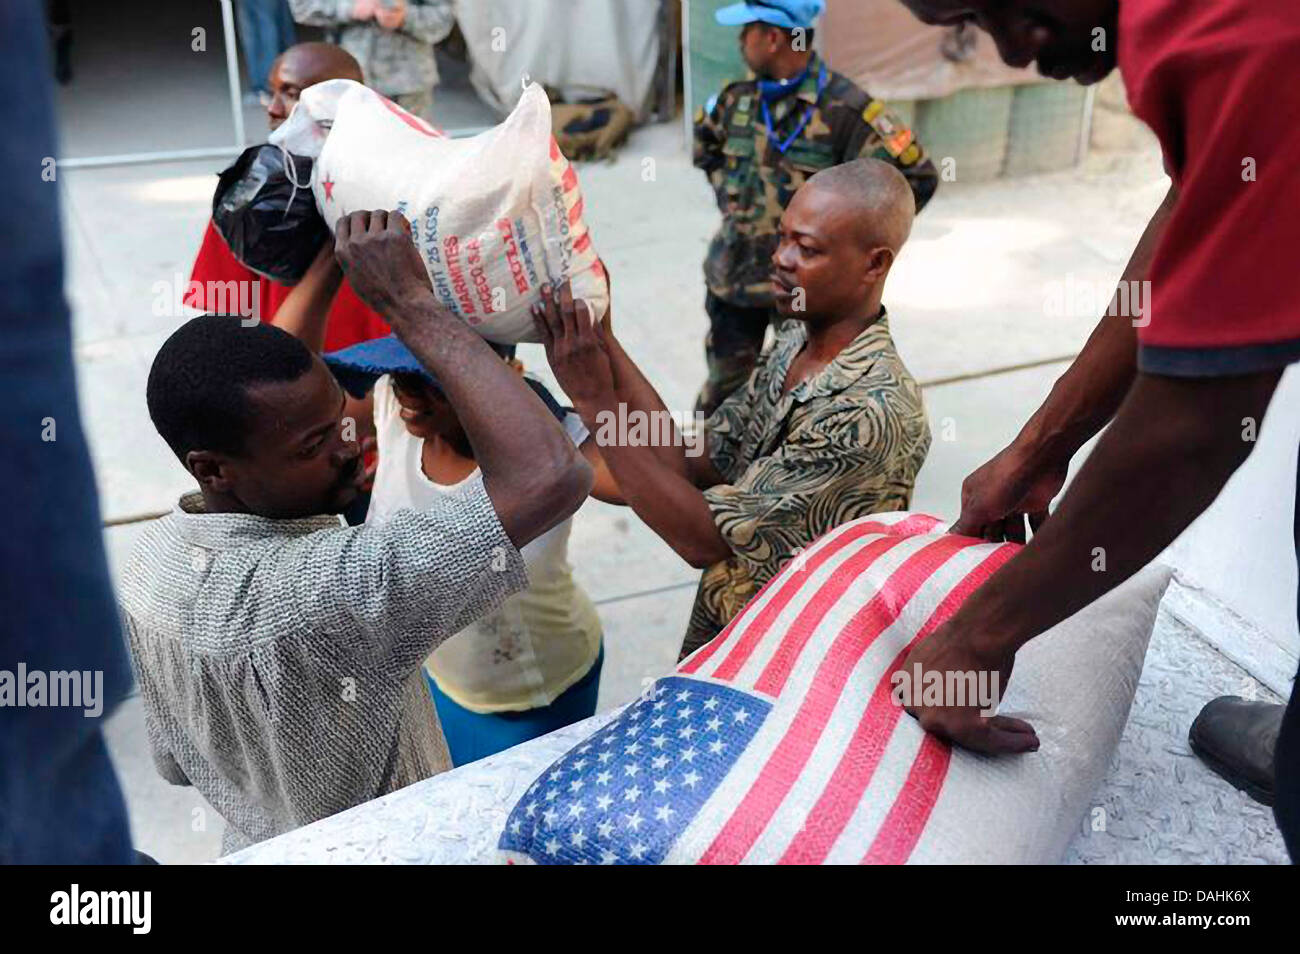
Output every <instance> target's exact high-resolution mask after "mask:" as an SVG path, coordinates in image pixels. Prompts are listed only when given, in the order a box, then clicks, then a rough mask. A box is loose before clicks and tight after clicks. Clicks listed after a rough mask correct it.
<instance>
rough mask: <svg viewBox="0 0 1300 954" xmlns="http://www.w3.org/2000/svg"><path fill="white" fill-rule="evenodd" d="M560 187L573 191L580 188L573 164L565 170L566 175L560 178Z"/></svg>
mask: <svg viewBox="0 0 1300 954" xmlns="http://www.w3.org/2000/svg"><path fill="white" fill-rule="evenodd" d="M560 188H561V189H563V190H564V191H565V192H572V191H573V190H574V189H576V188H578V174H577V173H576V172H574V171H573V166H569V168H567V169H565V170H564V175H563V176H562V177H561V178H560Z"/></svg>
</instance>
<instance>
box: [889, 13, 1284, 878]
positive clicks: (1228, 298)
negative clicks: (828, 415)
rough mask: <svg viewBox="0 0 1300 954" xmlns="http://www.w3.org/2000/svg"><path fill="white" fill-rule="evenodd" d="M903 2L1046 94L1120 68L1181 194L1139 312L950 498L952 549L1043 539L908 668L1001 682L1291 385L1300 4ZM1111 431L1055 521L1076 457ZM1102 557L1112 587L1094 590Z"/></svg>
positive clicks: (1198, 490)
mask: <svg viewBox="0 0 1300 954" xmlns="http://www.w3.org/2000/svg"><path fill="white" fill-rule="evenodd" d="M903 2H904V4H905V5H906V6H908V7H909V8H910V9H911V10H912V12H913V13H915V14H916V15H917V16H918V17H919V18H920V19H921V20H923V21H924V22H926V23H932V24H956V23H962V22H973V23H975V24H977V25H979V26H980V27H982V28H983V29H985V30H987V31H988V32H989V33H990V34H991V35H992V36H993V39H994V41H995V42H996V43H997V46H998V51H999V52H1000V54H1001V55H1002V58H1003V59H1004V60H1005V61H1006V62H1007V63H1008V64H1009V65H1012V66H1027V65H1029V64H1030V63H1031V62H1036V63H1037V64H1038V68H1039V70H1040V71H1041V72H1042V73H1043V74H1044V75H1046V76H1051V77H1053V78H1055V79H1068V78H1071V77H1073V78H1075V79H1077V80H1079V81H1080V82H1083V83H1090V82H1096V81H1098V80H1100V79H1101V78H1102V77H1104V76H1105V75H1107V74H1108V73H1109V72H1110V71H1111V69H1113V68H1114V67H1115V66H1116V65H1118V66H1119V67H1120V69H1121V72H1122V73H1123V76H1124V81H1125V83H1126V85H1127V88H1128V93H1129V101H1130V103H1131V104H1132V107H1133V111H1134V112H1135V113H1136V114H1137V115H1138V116H1139V117H1140V118H1141V119H1142V120H1144V121H1145V122H1146V123H1147V124H1148V125H1149V126H1150V127H1151V128H1152V129H1153V130H1154V131H1155V133H1156V135H1157V136H1158V137H1159V139H1160V142H1161V145H1162V147H1163V150H1164V155H1165V163H1166V167H1167V168H1168V170H1169V173H1170V176H1171V178H1172V179H1173V184H1174V189H1173V190H1172V192H1171V195H1170V197H1169V198H1168V199H1167V200H1166V203H1165V204H1164V205H1163V206H1162V207H1161V210H1160V212H1159V213H1158V214H1157V217H1156V220H1155V221H1154V222H1153V225H1152V227H1151V228H1149V229H1148V233H1147V235H1146V236H1144V240H1143V244H1142V246H1140V247H1139V250H1138V252H1137V253H1135V256H1134V258H1135V262H1131V263H1130V270H1134V269H1135V267H1136V268H1137V269H1139V270H1141V269H1142V268H1143V266H1144V264H1145V263H1144V262H1143V261H1141V259H1142V258H1143V257H1144V256H1146V255H1148V254H1149V255H1150V261H1149V265H1146V266H1145V272H1146V275H1145V277H1146V278H1148V279H1149V280H1150V282H1151V286H1150V288H1151V300H1150V303H1149V307H1148V309H1147V313H1146V314H1145V315H1143V316H1141V317H1140V318H1138V319H1137V320H1134V318H1131V317H1125V316H1122V315H1118V316H1113V317H1108V318H1106V319H1103V321H1102V322H1101V324H1100V325H1099V326H1098V328H1097V330H1096V331H1095V332H1094V333H1093V335H1092V337H1091V338H1090V339H1089V340H1088V343H1087V345H1086V346H1085V347H1084V349H1083V351H1082V352H1081V353H1080V355H1079V357H1078V358H1077V359H1076V360H1075V362H1074V364H1073V365H1072V366H1071V368H1070V369H1069V370H1068V371H1067V372H1066V373H1065V375H1063V376H1062V377H1061V379H1060V380H1059V381H1057V383H1056V385H1055V387H1054V388H1053V389H1052V393H1051V395H1050V396H1049V397H1048V399H1047V401H1046V402H1045V403H1044V404H1043V406H1042V407H1041V408H1040V409H1039V410H1038V411H1037V412H1036V413H1035V414H1034V416H1033V417H1032V418H1031V419H1030V420H1029V422H1028V423H1027V424H1026V425H1025V427H1024V428H1023V429H1022V430H1021V432H1020V434H1019V435H1018V436H1017V437H1016V439H1015V440H1014V441H1013V442H1012V443H1011V444H1010V445H1009V446H1008V447H1007V448H1006V449H1004V450H1003V451H1002V452H1001V453H999V454H998V455H997V456H996V457H994V458H993V459H992V460H990V461H989V462H988V463H986V464H985V465H984V466H983V467H981V468H980V469H979V470H977V471H975V472H974V473H973V474H971V475H970V476H969V477H968V478H967V479H966V481H965V483H964V484H963V486H962V514H961V518H960V519H959V520H958V522H957V524H955V525H954V528H953V529H954V530H955V531H957V532H961V533H970V534H977V535H984V536H988V537H993V538H1003V537H1005V538H1011V539H1019V540H1023V539H1024V537H1025V520H1026V519H1027V520H1028V523H1029V525H1030V527H1031V528H1033V529H1034V531H1035V533H1034V537H1033V540H1032V541H1031V542H1030V543H1029V545H1028V546H1026V547H1025V548H1024V549H1023V550H1022V551H1021V552H1020V553H1019V554H1018V555H1017V556H1016V557H1015V558H1014V559H1012V560H1011V561H1009V562H1008V563H1007V564H1006V566H1005V567H1003V569H1002V570H1001V571H999V572H998V573H997V574H995V575H994V576H993V577H991V578H990V579H989V581H988V582H987V583H986V584H985V585H984V586H983V587H982V588H981V589H980V590H978V591H977V592H976V594H975V595H974V596H972V597H971V599H970V600H968V601H967V602H966V604H965V605H964V606H963V607H962V608H961V610H960V611H958V612H957V613H956V614H955V615H954V616H953V617H952V619H951V620H950V621H949V622H948V623H947V624H946V625H945V626H943V627H941V628H940V629H938V630H937V631H936V632H935V634H934V635H933V636H932V637H931V638H930V639H928V640H926V641H925V642H924V643H922V644H921V645H920V646H918V647H917V648H916V649H915V650H914V651H913V653H912V655H911V657H910V658H909V659H908V660H907V661H906V663H905V666H908V667H910V666H912V665H913V664H918V663H919V664H920V665H921V666H922V667H923V668H926V669H935V670H939V671H975V672H979V671H988V670H994V671H998V672H1000V673H1001V676H1002V678H1003V680H1004V681H1005V679H1006V678H1008V677H1009V676H1010V674H1011V666H1012V662H1013V660H1014V657H1015V652H1016V650H1017V649H1018V648H1019V647H1020V646H1022V645H1023V644H1024V643H1026V642H1028V641H1029V640H1030V639H1032V638H1033V637H1035V636H1036V635H1038V634H1039V633H1042V632H1043V631H1044V630H1046V629H1048V628H1049V627H1051V626H1052V625H1054V624H1055V623H1057V622H1059V621H1061V620H1062V619H1064V618H1065V617H1067V616H1069V615H1071V614H1072V613H1074V612H1076V611H1077V610H1079V609H1081V608H1082V607H1083V606H1085V605H1087V604H1088V603H1090V602H1092V601H1093V600H1095V599H1097V598H1098V597H1099V596H1101V595H1102V594H1103V593H1105V592H1107V591H1108V590H1110V589H1113V588H1114V587H1115V586H1117V585H1118V584H1119V583H1121V582H1122V581H1123V580H1125V579H1127V578H1128V577H1129V576H1130V575H1132V574H1133V573H1134V572H1135V571H1137V570H1138V569H1139V568H1141V567H1142V566H1143V565H1144V564H1146V563H1147V562H1148V561H1150V560H1151V559H1153V558H1154V557H1155V556H1156V555H1158V554H1159V553H1160V552H1161V551H1162V550H1163V549H1164V548H1165V547H1166V546H1167V545H1168V544H1169V543H1171V542H1172V541H1173V540H1174V538H1175V537H1177V536H1178V535H1179V534H1180V533H1181V532H1182V531H1183V529H1184V528H1186V527H1187V525H1188V524H1190V523H1191V522H1192V520H1193V519H1195V518H1196V517H1197V516H1198V515H1199V514H1200V513H1201V512H1202V511H1203V510H1204V509H1205V508H1206V507H1207V506H1209V504H1210V503H1211V502H1213V500H1214V499H1215V497H1216V496H1217V495H1218V494H1219V491H1220V490H1221V489H1222V488H1223V485H1224V484H1225V483H1226V482H1227V480H1228V478H1229V477H1230V476H1231V475H1232V473H1233V472H1234V471H1235V470H1236V469H1237V467H1238V466H1240V464H1241V463H1242V462H1243V461H1244V460H1245V459H1246V457H1247V456H1248V455H1249V453H1250V451H1251V449H1252V448H1253V446H1254V444H1253V434H1254V427H1253V426H1248V424H1250V425H1255V424H1257V423H1258V422H1259V421H1260V419H1261V418H1262V417H1263V416H1264V412H1265V411H1266V410H1267V408H1268V406H1269V402H1270V401H1271V399H1272V396H1273V391H1274V388H1275V387H1276V385H1277V382H1278V378H1279V377H1280V376H1281V373H1282V371H1283V369H1284V368H1285V367H1286V365H1288V364H1290V363H1291V362H1294V361H1297V360H1300V268H1297V267H1296V265H1295V255H1296V252H1297V250H1298V249H1300V189H1297V188H1296V187H1295V184H1294V182H1293V180H1292V176H1293V173H1294V169H1295V168H1296V164H1297V162H1300V82H1297V77H1296V70H1297V64H1298V63H1300V5H1297V4H1296V2H1295V0H1214V2H1191V0H903ZM1138 277H1141V276H1138ZM1108 422H1109V424H1110V426H1109V428H1108V429H1107V431H1106V433H1105V434H1104V435H1102V437H1101V439H1100V441H1099V442H1098V443H1097V446H1096V449H1095V450H1094V451H1093V452H1092V454H1091V455H1090V456H1089V458H1088V460H1087V461H1086V462H1085V463H1084V465H1083V466H1082V467H1081V468H1080V470H1079V473H1078V475H1077V477H1076V478H1075V480H1074V482H1073V483H1072V484H1071V486H1070V488H1069V490H1068V491H1067V492H1066V493H1065V495H1064V496H1063V497H1062V498H1061V501H1060V503H1059V504H1058V505H1057V507H1056V509H1055V511H1053V513H1052V515H1051V519H1050V520H1048V519H1047V505H1048V503H1049V502H1050V501H1051V500H1052V498H1053V497H1055V496H1056V494H1057V493H1058V492H1059V491H1060V489H1061V487H1062V485H1063V482H1064V477H1065V473H1066V468H1067V465H1068V463H1069V460H1070V458H1071V457H1072V456H1073V454H1074V452H1075V451H1076V450H1078V449H1079V447H1081V446H1082V445H1083V443H1084V442H1085V441H1087V440H1088V439H1089V438H1090V437H1091V436H1092V435H1094V434H1095V433H1096V432H1097V431H1099V430H1100V429H1101V428H1102V427H1103V426H1104V425H1106V424H1107V423H1108ZM1297 529H1298V530H1300V523H1298V526H1297ZM1297 544H1298V545H1300V533H1298V534H1297ZM1098 547H1100V548H1102V549H1103V550H1104V552H1105V554H1106V566H1107V571H1106V572H1093V570H1092V565H1093V558H1094V554H1095V552H1096V548H1098ZM1219 701H1222V700H1219ZM1212 705H1214V704H1212ZM912 714H913V715H915V716H916V717H917V719H918V720H919V721H920V723H921V725H922V726H924V727H925V728H926V729H927V730H929V731H931V732H934V733H935V734H937V735H939V736H941V737H943V738H946V739H948V740H950V741H952V742H955V743H957V744H960V745H963V746H966V747H968V748H972V749H976V750H979V751H984V752H994V753H997V752H1025V751H1031V750H1033V749H1035V748H1037V746H1038V739H1037V737H1036V736H1035V734H1034V730H1033V728H1032V727H1031V726H1030V725H1029V724H1028V723H1026V722H1023V721H1021V720H1018V719H1011V718H1007V717H1002V716H994V717H993V718H982V717H981V716H980V715H979V712H978V711H977V709H975V708H957V707H941V706H917V707H914V708H913V710H912ZM1204 715H1205V714H1204V713H1203V716H1202V717H1204ZM1268 718H1275V719H1276V710H1274V713H1273V715H1272V716H1270V715H1269V713H1268V712H1267V707H1260V708H1259V709H1257V710H1254V711H1253V712H1250V713H1245V714H1244V715H1243V717H1242V718H1240V719H1238V720H1237V721H1236V726H1237V728H1238V731H1239V732H1240V734H1241V736H1242V737H1243V743H1247V742H1249V741H1250V740H1249V738H1248V737H1249V736H1252V735H1254V734H1256V732H1257V730H1258V728H1259V725H1258V724H1259V723H1260V722H1261V721H1264V720H1266V719H1268ZM1198 721H1200V720H1198ZM1227 721H1229V722H1231V721H1232V720H1231V719H1229V720H1227ZM1276 721H1278V722H1280V724H1281V728H1280V735H1279V737H1278V739H1277V742H1276V752H1275V757H1274V772H1275V776H1276V781H1275V787H1276V794H1275V799H1276V801H1275V805H1274V814H1275V817H1276V818H1277V822H1278V827H1279V828H1281V830H1282V834H1283V837H1284V838H1285V839H1286V843H1287V848H1288V850H1289V851H1290V853H1291V857H1292V858H1293V859H1297V858H1300V705H1298V704H1297V700H1296V697H1295V694H1294V693H1293V695H1292V699H1291V702H1290V704H1289V706H1288V707H1287V709H1286V712H1285V716H1284V717H1282V718H1281V719H1277V720H1276ZM1194 736H1195V730H1194ZM1244 747H1245V745H1243V748H1244Z"/></svg>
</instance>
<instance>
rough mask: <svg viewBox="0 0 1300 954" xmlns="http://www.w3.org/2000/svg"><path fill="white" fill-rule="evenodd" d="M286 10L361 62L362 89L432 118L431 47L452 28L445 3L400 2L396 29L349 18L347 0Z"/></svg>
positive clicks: (303, 2)
mask: <svg viewBox="0 0 1300 954" xmlns="http://www.w3.org/2000/svg"><path fill="white" fill-rule="evenodd" d="M289 6H290V7H291V8H292V9H293V18H294V19H295V20H297V21H298V22H299V23H306V24H310V25H311V26H320V27H326V28H328V30H329V32H330V34H331V39H333V40H334V42H336V43H338V45H339V46H341V47H343V49H345V50H347V51H348V52H349V53H351V54H352V55H353V56H354V57H356V59H357V62H358V63H360V64H361V69H362V70H363V71H364V72H365V75H366V85H367V86H369V87H371V88H372V89H375V90H377V91H378V92H380V93H383V94H384V95H385V96H387V97H388V98H389V99H392V100H394V101H395V102H397V104H398V105H400V106H401V107H402V108H403V109H405V110H407V111H408V112H411V113H414V114H415V115H417V116H420V117H421V118H422V119H427V120H432V118H433V117H432V115H431V113H432V111H433V88H434V87H435V86H437V85H438V62H437V60H436V59H435V58H434V54H433V45H434V44H435V43H437V42H439V41H440V40H442V39H444V38H445V37H446V36H447V34H449V33H450V32H451V30H452V27H454V26H455V25H456V11H455V9H454V8H453V5H452V2H451V0H406V19H405V20H403V21H402V25H401V27H400V28H399V29H397V30H385V29H384V28H383V27H381V26H380V25H379V24H378V23H376V22H375V21H373V20H366V21H364V22H361V21H357V20H353V19H352V6H353V0H289Z"/></svg>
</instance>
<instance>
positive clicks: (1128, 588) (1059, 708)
mask: <svg viewBox="0 0 1300 954" xmlns="http://www.w3.org/2000/svg"><path fill="white" fill-rule="evenodd" d="M936 525H937V521H936V520H935V519H934V518H933V517H926V516H923V515H919V514H916V515H909V514H906V513H893V514H882V515H878V516H874V517H867V518H864V519H861V520H857V521H854V522H852V523H848V524H845V525H843V526H841V527H837V528H836V529H835V530H833V531H831V532H830V533H829V534H827V535H826V536H824V537H822V538H821V539H820V540H818V541H817V542H816V543H815V544H813V546H812V547H811V548H810V549H809V550H807V551H806V552H805V553H804V554H802V555H801V557H800V559H798V560H796V561H794V562H793V563H791V564H790V565H789V566H787V567H786V568H785V569H784V570H782V571H781V572H780V573H779V574H777V576H776V577H775V578H774V579H773V580H772V581H771V582H769V583H768V584H767V586H765V587H764V588H763V590H762V591H761V592H760V593H759V594H758V595H757V596H756V597H755V598H754V599H753V600H752V601H751V602H750V603H749V605H748V606H746V607H745V609H744V610H743V611H742V612H741V614H740V615H739V616H738V617H737V618H736V619H735V621H734V622H733V623H732V624H731V625H730V626H728V627H727V629H726V630H724V631H723V632H722V633H721V634H720V635H719V636H718V637H717V638H716V639H714V640H713V641H712V642H710V643H708V644H707V645H705V646H704V647H702V648H701V649H700V650H699V651H698V652H696V653H694V654H692V655H691V656H690V657H689V658H687V659H686V660H685V661H684V662H682V663H681V665H679V666H678V667H677V672H676V673H675V674H674V675H672V676H668V677H665V678H663V679H660V680H658V681H657V682H656V683H655V684H654V685H653V686H652V687H651V688H650V689H649V690H648V691H647V692H646V693H644V694H643V695H642V697H641V698H639V699H638V700H637V701H636V702H633V703H632V704H630V705H629V706H627V708H626V709H624V710H623V712H622V713H621V714H620V715H619V716H618V717H617V718H615V719H614V720H613V721H611V722H609V723H608V724H606V725H605V726H604V727H603V728H601V729H600V730H599V731H597V732H596V733H595V734H594V735H592V736H590V737H589V738H588V739H587V740H586V741H584V742H583V743H581V744H580V745H578V746H577V747H576V748H574V749H572V750H571V751H570V752H569V753H568V754H567V755H565V756H564V757H563V758H561V759H560V760H559V761H557V762H555V763H554V764H553V765H551V766H550V767H549V768H548V769H547V770H546V771H545V772H544V773H543V774H542V775H541V776H540V777H539V778H538V779H537V781H536V782H534V783H533V785H532V786H531V787H530V788H529V789H528V790H527V791H526V792H525V794H524V796H523V798H522V799H520V801H519V803H518V804H517V805H516V806H515V807H514V809H513V810H512V811H511V813H510V816H509V818H508V819H507V821H506V829H505V832H504V833H503V834H502V836H501V839H500V842H499V846H500V850H501V852H502V854H503V856H504V857H505V859H506V860H508V861H534V862H539V863H543V864H566V863H580V862H588V863H643V864H647V863H680V864H701V863H707V864H733V863H740V862H746V863H774V862H779V863H793V864H815V863H843V864H858V863H901V862H910V863H927V862H939V863H967V862H980V863H993V864H1006V863H1045V862H1056V861H1059V860H1060V859H1061V856H1062V855H1063V853H1064V851H1065V848H1066V846H1067V844H1068V843H1069V841H1070V838H1071V836H1072V835H1073V834H1074V833H1075V832H1076V831H1077V830H1078V827H1079V825H1080V824H1081V822H1082V820H1083V818H1084V815H1085V812H1086V811H1087V809H1088V807H1089V804H1090V801H1089V799H1090V798H1092V796H1093V793H1094V792H1095V791H1096V789H1097V786H1098V785H1099V784H1100V782H1101V780H1102V778H1103V775H1104V773H1105V771H1106V768H1107V765H1108V763H1109V762H1110V759H1111V757H1112V755H1113V753H1114V751H1115V747H1116V745H1117V744H1118V742H1119V738H1120V734H1121V732H1122V730H1123V728H1124V723H1125V721H1126V720H1127V718H1128V711H1129V706H1130V704H1131V703H1132V701H1133V694H1134V691H1135V690H1136V688H1137V681H1138V676H1139V674H1140V673H1141V671H1142V659H1143V656H1144V655H1145V653H1146V647H1147V641H1148V640H1149V639H1150V636H1151V630H1152V628H1153V627H1154V625H1155V619H1156V611H1157V608H1158V607H1159V604H1160V598H1161V595H1162V594H1163V593H1164V589H1165V586H1166V585H1167V584H1168V582H1169V571H1168V569H1166V568H1165V567H1161V566H1152V567H1148V568H1147V569H1145V570H1143V571H1142V572H1141V573H1139V574H1138V575H1137V576H1136V577H1134V578H1133V579H1131V580H1129V581H1128V582H1127V583H1125V584H1123V585H1122V586H1120V587H1119V588H1118V589H1116V590H1115V591H1114V592H1112V593H1110V594H1109V595H1107V596H1105V597H1103V598H1102V599H1100V600H1098V601H1097V602H1095V603H1093V604H1092V605H1091V606H1088V607H1086V608H1085V609H1083V610H1081V611H1080V612H1078V613H1076V614H1075V615H1074V616H1072V617H1071V618H1070V619H1068V620H1066V621H1064V622H1062V623H1060V624H1059V625H1058V626H1056V627H1054V628H1053V629H1052V630H1051V631H1049V632H1047V633H1045V634H1043V635H1042V636H1040V637H1038V638H1037V639H1035V640H1033V641H1032V642H1030V643H1029V644H1028V645H1026V646H1025V647H1024V648H1023V649H1022V650H1021V651H1020V653H1019V655H1018V656H1017V658H1016V666H1015V673H1014V674H1013V676H1012V679H1011V684H1010V686H1009V688H1008V689H1007V693H1006V696H1005V698H1004V700H1003V703H1002V706H1001V708H1000V711H1001V712H1002V713H1005V714H1015V715H1019V716H1021V717H1023V718H1025V719H1027V720H1029V721H1030V722H1031V723H1033V725H1034V727H1035V729H1036V730H1037V732H1038V737H1039V739H1040V741H1041V747H1040V748H1039V750H1038V751H1037V752H1034V753H1031V754H1027V755H1018V756H1002V757H998V758H989V757H985V756H981V755H975V754H973V753H971V752H967V751H964V750H960V749H958V750H954V749H951V748H950V747H949V746H948V745H946V744H945V743H943V742H940V741H939V740H938V739H936V738H935V737H934V736H930V735H927V734H926V733H925V732H924V731H923V730H922V729H921V727H920V726H919V725H918V724H917V722H916V720H914V719H912V718H911V717H910V716H909V715H908V714H907V713H906V711H905V710H904V709H903V708H901V707H900V706H899V705H896V704H895V699H894V693H895V692H896V691H898V690H899V689H900V687H902V686H903V685H904V684H903V683H902V682H901V681H900V679H898V678H897V677H895V676H894V674H895V673H900V672H901V671H902V670H901V667H902V663H903V660H904V658H905V657H906V656H907V653H908V651H909V649H910V648H911V647H912V646H913V645H914V644H915V643H916V642H917V641H918V640H922V639H925V638H926V637H927V636H928V635H929V634H930V633H932V632H934V630H935V628H936V627H938V626H939V625H940V624H941V623H942V622H943V621H944V620H946V619H948V618H949V617H950V616H951V615H952V613H953V612H954V611H955V610H956V609H957V607H958V606H960V605H961V603H962V601H963V600H964V599H966V597H967V596H969V595H970V594H971V593H972V592H973V591H974V590H975V588H976V587H978V586H979V585H980V584H981V583H982V582H983V581H984V580H986V579H988V577H989V576H990V575H992V574H993V572H994V571H995V570H996V569H997V568H998V567H999V566H1001V565H1002V564H1003V563H1005V562H1006V561H1007V560H1008V559H1009V558H1010V557H1011V556H1012V555H1013V554H1014V553H1015V552H1016V551H1017V550H1018V549H1019V547H1018V546H1017V545H1016V544H993V543H984V542H982V541H980V540H976V539H973V538H970V537H959V536H953V535H950V534H943V533H939V532H937V527H936ZM974 681H975V680H974V679H972V680H969V681H968V683H967V686H966V687H965V691H967V692H968V693H969V695H968V696H967V698H968V699H969V698H971V696H972V695H976V696H977V695H979V687H978V686H974V685H971V684H970V683H971V682H974ZM945 688H946V691H948V692H949V693H950V694H951V693H952V692H953V691H954V689H955V687H945ZM916 691H918V692H921V691H929V689H928V687H927V686H926V685H925V684H923V686H922V687H921V688H918V689H916Z"/></svg>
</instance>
